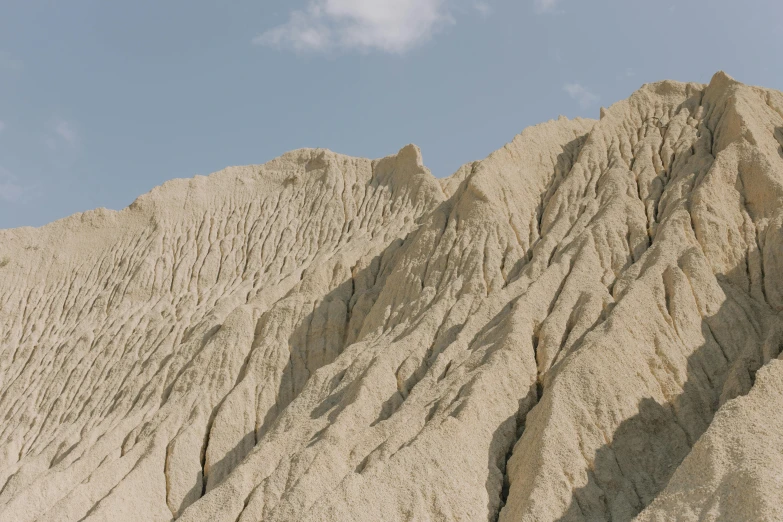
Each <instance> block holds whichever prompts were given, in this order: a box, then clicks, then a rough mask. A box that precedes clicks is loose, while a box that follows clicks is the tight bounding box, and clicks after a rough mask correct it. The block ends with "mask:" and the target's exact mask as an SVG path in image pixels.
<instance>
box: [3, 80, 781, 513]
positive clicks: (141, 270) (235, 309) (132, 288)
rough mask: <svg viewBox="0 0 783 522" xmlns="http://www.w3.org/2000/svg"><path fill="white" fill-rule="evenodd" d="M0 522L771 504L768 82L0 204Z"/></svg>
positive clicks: (775, 393)
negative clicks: (424, 142) (134, 190)
mask: <svg viewBox="0 0 783 522" xmlns="http://www.w3.org/2000/svg"><path fill="white" fill-rule="evenodd" d="M0 260H1V261H0V416H1V418H2V422H0V520H2V521H9V522H10V521H14V522H17V521H18V522H23V521H33V520H41V521H54V520H58V521H59V520H62V521H77V520H89V521H98V520H107V521H109V520H111V521H116V520H123V521H125V520H127V521H139V520H143V521H158V520H160V521H168V520H172V519H177V520H180V521H202V520H203V521H211V522H218V521H220V522H223V521H225V522H235V521H240V522H248V521H260V520H264V521H350V520H355V521H371V520H372V521H374V520H384V521H386V520H389V521H414V520H415V521H439V520H467V521H482V520H500V521H502V522H511V521H552V520H563V521H578V520H591V521H593V520H613V521H622V520H631V519H637V520H641V521H664V520H724V521H740V520H783V500H781V494H780V492H781V489H783V449H782V448H783V360H781V357H780V354H781V349H783V93H780V92H776V91H771V90H765V89H761V88H756V87H749V86H745V85H743V84H741V83H738V82H736V81H735V80H733V79H731V78H730V77H728V76H726V75H725V74H723V73H718V74H716V75H715V76H714V77H713V79H712V81H711V82H710V84H709V85H701V84H693V83H689V84H684V83H677V82H671V81H665V82H660V83H655V84H648V85H645V86H643V87H642V88H641V89H640V90H639V91H637V92H636V93H634V94H633V95H632V96H631V97H630V98H629V99H627V100H625V101H621V102H619V103H617V104H615V105H613V106H611V107H610V108H608V109H605V110H602V111H601V118H600V120H597V121H594V120H582V119H576V120H567V119H565V118H560V119H558V120H556V121H550V122H547V123H543V124H541V125H538V126H535V127H532V128H528V129H526V130H525V131H523V132H522V133H521V134H520V135H519V136H517V137H516V138H514V140H513V141H512V142H511V143H509V144H507V145H506V146H504V147H503V148H502V149H500V150H498V151H497V152H495V153H493V154H491V155H490V156H489V157H488V158H486V159H484V160H482V161H478V162H475V163H472V164H469V165H466V166H464V167H462V168H461V169H460V170H459V171H458V172H456V173H455V174H454V175H452V176H451V177H449V178H446V179H436V178H434V177H433V176H432V175H431V174H430V173H429V171H428V170H427V169H426V168H425V167H424V166H423V164H422V159H421V156H420V153H419V150H418V149H417V148H416V147H415V146H412V145H409V146H407V147H405V148H403V149H402V150H401V151H400V152H399V153H398V154H396V155H395V156H390V157H387V158H383V159H380V160H374V161H371V160H366V159H357V158H351V157H347V156H342V155H339V154H334V153H332V152H330V151H327V150H298V151H294V152H291V153H288V154H285V155H284V156H282V157H280V158H278V159H275V160H273V161H271V162H269V163H267V164H265V165H262V166H250V167H237V168H229V169H226V170H224V171H221V172H218V173H216V174H212V175H210V176H207V177H196V178H194V179H190V180H173V181H170V182H167V183H165V184H164V185H163V186H161V187H159V188H156V189H155V190H153V191H152V192H150V193H148V194H146V195H144V196H142V197H140V198H139V199H137V200H136V201H135V202H134V203H133V204H132V205H131V206H130V207H128V208H127V209H124V210H122V211H119V212H115V211H109V210H103V209H99V210H95V211H91V212H86V213H83V214H77V215H74V216H71V217H69V218H66V219H63V220H60V221H57V222H54V223H52V224H50V225H47V226H45V227H42V228H38V229H32V228H21V229H13V230H5V231H0Z"/></svg>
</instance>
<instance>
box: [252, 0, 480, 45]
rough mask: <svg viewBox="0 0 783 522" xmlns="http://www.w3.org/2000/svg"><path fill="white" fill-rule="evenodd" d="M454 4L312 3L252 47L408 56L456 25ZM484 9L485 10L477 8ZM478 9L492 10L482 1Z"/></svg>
mask: <svg viewBox="0 0 783 522" xmlns="http://www.w3.org/2000/svg"><path fill="white" fill-rule="evenodd" d="M449 1H450V0H310V1H309V3H308V5H307V7H306V8H305V9H301V10H294V11H292V12H291V14H290V16H289V19H288V22H286V23H285V24H283V25H280V26H277V27H275V28H273V29H270V30H268V31H266V32H264V33H262V34H260V35H259V36H257V37H256V38H254V39H253V43H256V44H260V45H267V46H272V47H280V48H291V49H294V50H296V51H329V50H334V49H354V50H359V51H369V50H380V51H384V52H388V53H404V52H405V51H408V50H410V49H412V48H413V47H415V46H417V45H420V44H422V43H424V42H426V41H427V40H429V39H430V38H432V36H433V35H434V34H435V33H437V32H438V31H439V30H440V29H441V28H442V27H443V26H445V25H448V24H451V23H454V20H453V18H452V17H451V15H450V14H449V12H448V9H447V7H448V6H447V3H448V2H449ZM479 5H484V6H485V7H483V8H482V7H479ZM475 6H476V9H477V10H479V12H481V10H482V9H487V8H488V7H489V5H488V4H486V2H483V1H479V2H476V4H475Z"/></svg>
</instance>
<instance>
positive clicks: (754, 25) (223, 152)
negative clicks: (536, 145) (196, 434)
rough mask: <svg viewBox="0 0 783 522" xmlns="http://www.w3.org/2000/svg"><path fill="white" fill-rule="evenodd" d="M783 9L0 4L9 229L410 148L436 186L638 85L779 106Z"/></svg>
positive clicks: (7, 0) (625, 4) (470, 2)
mask: <svg viewBox="0 0 783 522" xmlns="http://www.w3.org/2000/svg"><path fill="white" fill-rule="evenodd" d="M782 31H783V2H780V1H779V0H765V1H761V0H756V1H754V0H747V1H745V2H736V1H726V0H715V1H706V0H702V1H688V0H679V1H674V0H668V1H667V0H664V1H663V2H660V1H652V0H644V1H642V0H606V1H594V2H587V1H584V0H581V1H579V0H514V1H511V0H508V1H506V0H289V1H278V0H255V1H249V0H235V1H233V2H218V1H215V0H212V1H207V0H188V1H185V0H165V1H162V0H154V1H153V0H136V1H133V2H130V1H126V2H107V1H105V0H89V1H88V0H70V1H68V2H64V1H55V0H46V1H44V0H2V5H0V228H8V227H16V226H24V225H32V226H40V225H43V224H45V223H47V222H49V221H52V220H54V219H58V218H61V217H65V216H67V215H69V214H72V213H74V212H80V211H84V210H88V209H91V208H95V207H108V208H114V209H120V208H123V207H125V206H127V205H128V204H130V203H131V202H132V201H133V200H134V199H135V198H136V197H137V196H139V195H141V194H143V193H144V192H147V191H148V190H150V189H151V188H152V187H154V186H156V185H159V184H161V183H162V182H164V181H166V180H167V179H171V178H175V177H191V176H194V175H196V174H208V173H210V172H214V171H217V170H220V169H221V168H223V167H226V166H229V165H244V164H251V163H264V162H266V161H268V160H270V159H272V158H274V157H276V156H278V155H280V154H282V153H283V152H285V151H287V150H291V149H295V148H300V147H326V148H329V149H332V150H334V151H336V152H341V153H345V154H350V155H355V156H365V157H382V156H385V155H388V154H392V153H394V152H396V151H397V150H398V149H399V148H400V147H402V146H404V145H405V144H407V143H411V142H412V143H416V144H417V145H419V146H420V147H421V149H422V152H423V156H424V161H425V163H426V164H427V166H428V167H429V168H430V169H431V170H432V172H433V173H434V174H435V175H436V176H447V175H449V174H451V173H452V172H453V171H455V170H456V169H457V168H458V167H459V166H460V165H461V164H463V163H466V162H468V161H472V160H476V159H481V158H483V157H485V156H486V155H487V154H489V153H490V152H492V151H493V150H495V149H498V148H500V147H501V146H502V145H503V144H504V143H506V142H508V141H509V140H511V139H512V138H513V136H514V135H515V134H517V133H518V132H520V131H521V130H522V129H523V128H525V127H527V126H529V125H533V124H536V123H539V122H541V121H546V120H548V119H551V118H556V117H557V116H558V115H560V114H564V115H566V116H568V117H575V116H589V117H597V116H598V110H599V107H600V106H601V105H610V104H611V103H613V102H615V101H617V100H620V99H623V98H625V97H627V96H628V95H629V94H630V93H631V92H633V91H634V90H635V89H637V88H638V87H639V86H641V85H642V84H643V83H645V82H650V81H657V80H661V79H666V78H670V79H677V80H682V81H698V82H707V81H709V79H710V77H711V76H712V74H713V73H714V72H715V71H717V70H719V69H723V70H725V71H726V72H728V73H729V74H731V75H732V76H734V77H735V78H737V79H738V80H740V81H743V82H745V83H750V84H756V85H763V86H765V87H771V88H776V89H782V90H783V66H782V65H783V39H781V33H782Z"/></svg>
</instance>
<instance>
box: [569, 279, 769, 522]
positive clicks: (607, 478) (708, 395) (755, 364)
mask: <svg viewBox="0 0 783 522" xmlns="http://www.w3.org/2000/svg"><path fill="white" fill-rule="evenodd" d="M717 277H718V281H719V283H720V285H721V287H722V288H723V289H724V291H725V293H726V301H725V302H724V303H723V305H722V306H721V308H720V309H719V311H718V312H717V313H716V314H715V315H713V316H711V317H705V318H702V324H701V331H702V335H703V337H704V339H705V340H706V342H705V343H704V344H703V345H702V346H700V347H699V348H697V349H696V350H695V351H694V352H693V353H692V354H691V355H690V356H689V357H688V359H687V377H686V381H685V384H684V386H683V387H682V393H680V394H679V395H677V396H676V397H675V398H674V399H673V400H671V401H670V402H668V403H664V404H660V403H658V402H656V401H655V400H653V399H652V398H645V399H643V400H641V401H640V402H639V413H637V414H636V415H635V416H633V417H631V418H629V419H627V420H625V421H623V422H622V423H621V424H620V426H619V427H618V428H617V430H616V431H615V432H614V434H613V435H612V437H611V440H610V441H609V442H608V443H607V444H606V445H605V446H603V447H601V448H600V449H598V450H597V451H596V453H595V460H594V462H593V463H592V465H591V466H590V467H589V469H588V471H587V475H588V483H587V485H585V486H584V487H582V488H579V489H577V490H575V491H574V494H573V498H572V500H571V504H570V505H569V506H568V509H567V511H566V513H565V514H564V515H563V516H562V517H561V518H560V519H559V520H560V522H570V521H581V520H607V521H614V522H618V521H629V520H632V519H633V518H634V517H635V516H636V515H638V514H639V513H640V512H641V511H642V510H643V509H644V508H645V507H647V506H648V505H649V504H650V503H651V502H652V501H653V500H654V498H655V497H656V496H657V494H658V493H660V492H661V491H662V490H663V489H664V488H665V487H666V485H667V484H668V482H669V479H670V478H671V476H672V475H673V474H674V472H675V470H676V469H677V468H678V466H679V465H680V464H681V463H682V461H683V460H684V459H685V457H687V455H688V454H689V453H690V451H691V448H692V447H693V445H694V444H695V443H696V441H697V440H698V438H699V437H700V436H701V435H702V434H703V433H704V432H705V431H706V430H707V428H708V427H709V425H710V423H711V422H712V419H713V417H714V415H715V413H716V412H717V410H718V408H719V406H720V402H721V399H723V400H725V399H727V398H733V397H735V396H737V395H744V394H746V393H747V392H748V391H750V388H751V387H752V386H753V383H754V381H755V374H756V371H757V370H758V369H759V368H761V366H763V365H764V364H765V363H766V362H768V361H769V360H770V359H771V358H774V357H776V356H777V355H778V353H780V351H781V349H782V348H783V346H781V345H780V343H781V342H783V340H777V339H772V338H769V337H768V338H767V339H766V343H769V341H770V340H772V341H774V343H775V346H772V347H771V351H772V352H776V353H766V352H770V347H769V346H765V340H764V337H765V333H766V332H765V331H764V330H763V328H764V327H763V325H762V326H758V327H757V326H754V324H753V323H754V322H755V321H754V320H750V319H749V318H738V310H741V309H744V307H742V305H741V304H740V303H739V302H738V301H737V300H735V299H734V298H732V295H738V294H739V295H741V297H740V299H743V298H744V299H747V300H748V302H750V301H751V300H752V298H751V297H750V296H749V295H748V294H747V293H746V292H744V291H743V290H739V289H738V288H736V287H733V286H732V285H731V283H728V282H727V280H726V278H724V277H723V276H720V275H719V276H717ZM755 304H757V305H758V306H763V307H766V305H764V304H761V303H755ZM743 321H744V325H740V323H741V322H743ZM711 325H712V326H711ZM738 327H744V329H745V330H746V331H749V330H753V331H755V333H756V337H757V338H758V339H760V340H761V341H760V342H759V343H758V344H756V345H746V347H744V348H743V347H742V346H740V345H739V343H738V342H736V340H737V339H738V338H741V337H743V334H742V333H739V334H738V333H736V330H735V332H734V333H732V332H730V331H729V330H730V329H736V328H738ZM743 333H744V332H743ZM749 333H750V332H749ZM746 337H750V336H746ZM649 341H650V342H651V343H659V342H662V341H663V340H662V339H659V338H654V339H650V340H649ZM656 353H658V354H659V362H660V363H661V364H663V365H664V366H665V365H666V364H667V362H666V361H664V360H662V359H663V357H666V355H665V354H663V355H662V354H661V352H660V351H657V350H656ZM715 361H722V364H721V366H720V368H719V369H717V370H716V368H715V364H714V362H715ZM711 364H712V368H711V367H710V365H711ZM729 386H730V387H731V389H728V390H727V387H729ZM724 391H727V392H728V397H726V394H724ZM722 394H723V397H722ZM574 458H577V459H578V458H581V457H580V456H576V455H575V456H574Z"/></svg>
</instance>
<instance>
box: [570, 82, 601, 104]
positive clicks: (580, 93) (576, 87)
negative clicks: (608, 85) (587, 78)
mask: <svg viewBox="0 0 783 522" xmlns="http://www.w3.org/2000/svg"><path fill="white" fill-rule="evenodd" d="M563 90H564V91H565V92H567V93H568V95H569V96H570V97H571V98H572V99H574V100H576V101H577V102H579V106H580V107H581V108H583V109H587V108H589V107H591V106H593V105H595V103H596V102H597V101H598V96H597V95H595V94H593V93H592V92H590V91H588V90H587V89H586V88H584V87H583V86H582V85H580V84H578V83H567V84H565V85H564V86H563Z"/></svg>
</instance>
